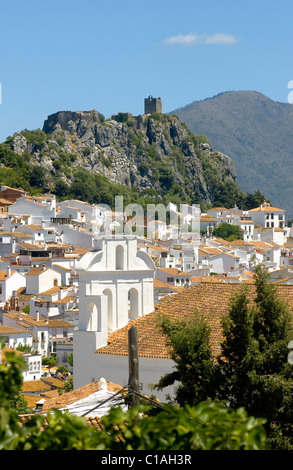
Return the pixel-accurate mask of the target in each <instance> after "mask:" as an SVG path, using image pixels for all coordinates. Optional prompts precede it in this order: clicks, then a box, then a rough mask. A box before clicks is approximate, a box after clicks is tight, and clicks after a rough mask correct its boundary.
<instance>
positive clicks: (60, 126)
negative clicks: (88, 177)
mask: <svg viewBox="0 0 293 470" xmlns="http://www.w3.org/2000/svg"><path fill="white" fill-rule="evenodd" d="M38 137H39V138H38V140H37V141H36V140H35V139H33V138H31V139H30V138H28V135H27V134H26V133H25V132H19V133H16V134H15V135H14V136H13V139H12V145H11V148H12V149H13V150H14V152H15V153H17V154H23V153H24V152H26V153H27V152H29V154H30V155H31V156H32V160H31V162H32V163H33V164H35V165H40V166H42V167H44V168H46V169H47V170H49V172H50V174H51V175H52V176H53V175H56V174H58V175H59V176H60V177H61V178H62V179H63V180H64V181H66V182H68V184H69V183H70V180H71V178H72V172H73V171H74V169H75V168H78V167H83V168H84V169H87V170H88V171H90V172H93V173H97V174H100V175H103V176H105V177H106V178H107V179H108V180H109V181H110V182H111V183H114V184H116V183H120V184H123V185H126V186H128V187H133V186H135V187H136V188H138V190H139V192H140V193H143V192H144V191H146V190H155V191H156V192H157V193H158V194H159V195H164V194H165V193H166V192H168V191H170V190H171V189H172V188H173V191H174V190H175V191H176V190H177V191H178V192H179V193H181V194H184V195H185V196H188V197H189V198H190V201H191V202H192V203H193V202H199V199H201V200H202V201H204V202H207V203H210V202H213V191H214V187H212V184H211V180H212V179H213V180H214V181H215V180H217V181H220V182H225V181H227V180H230V181H234V182H235V181H236V172H235V167H234V164H233V162H232V160H231V159H230V158H229V157H228V156H227V155H224V154H223V153H220V152H214V151H213V150H212V149H211V146H210V145H209V144H208V143H203V142H202V141H201V139H200V138H198V137H196V136H195V135H194V134H193V133H191V132H190V131H189V130H188V129H187V127H186V126H185V125H184V124H182V123H180V122H179V121H178V119H177V117H176V116H170V115H167V114H158V113H155V114H153V115H142V116H136V117H134V116H132V115H130V114H127V113H125V114H124V113H119V114H118V115H117V116H112V118H111V119H109V120H105V119H104V118H103V116H102V115H101V114H100V113H98V111H96V110H93V111H80V112H78V111H76V112H71V111H61V112H58V113H55V114H53V115H51V116H49V117H48V119H47V120H46V121H45V123H44V126H43V130H42V131H40V130H39V135H38ZM65 157H66V158H65ZM65 160H66V161H67V164H66V165H64V161H65ZM68 161H70V164H69V165H68ZM65 167H66V168H65ZM65 170H66V171H65ZM211 174H212V178H211ZM176 188H177V189H176Z"/></svg>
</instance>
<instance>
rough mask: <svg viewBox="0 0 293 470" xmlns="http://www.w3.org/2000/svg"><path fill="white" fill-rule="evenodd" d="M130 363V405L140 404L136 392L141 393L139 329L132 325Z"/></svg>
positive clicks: (129, 345) (129, 349)
mask: <svg viewBox="0 0 293 470" xmlns="http://www.w3.org/2000/svg"><path fill="white" fill-rule="evenodd" d="M128 364H129V379H128V386H129V388H130V391H129V401H130V405H129V406H135V405H137V404H138V395H137V394H136V393H132V392H131V390H133V391H134V392H137V393H139V374H138V347H137V329H136V328H135V326H132V327H131V328H130V329H129V331H128Z"/></svg>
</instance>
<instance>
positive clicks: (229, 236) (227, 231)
mask: <svg viewBox="0 0 293 470" xmlns="http://www.w3.org/2000/svg"><path fill="white" fill-rule="evenodd" d="M213 235H214V236H215V237H218V238H223V239H224V240H229V241H233V240H241V239H242V238H243V236H242V233H241V229H240V227H239V226H238V225H231V224H228V223H227V222H223V223H221V224H219V225H218V226H217V227H215V228H214V230H213Z"/></svg>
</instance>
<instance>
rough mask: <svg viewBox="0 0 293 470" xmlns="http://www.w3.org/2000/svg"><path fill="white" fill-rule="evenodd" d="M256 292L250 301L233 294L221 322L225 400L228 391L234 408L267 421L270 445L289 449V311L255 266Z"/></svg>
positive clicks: (292, 414) (292, 420)
mask: <svg viewBox="0 0 293 470" xmlns="http://www.w3.org/2000/svg"><path fill="white" fill-rule="evenodd" d="M255 289H256V295H255V298H254V299H253V301H251V302H248V299H247V293H246V292H245V291H243V292H241V293H240V294H239V295H238V296H236V298H235V300H234V302H233V304H232V306H231V308H230V312H229V315H228V317H226V318H225V319H223V332H224V337H225V340H224V342H223V344H222V350H223V356H222V359H223V360H222V361H221V367H222V371H223V375H225V376H227V377H229V380H228V381H227V382H226V387H227V388H226V389H225V392H226V397H227V390H228V391H229V399H230V400H231V403H233V406H235V407H239V406H244V407H245V409H246V410H247V411H248V412H249V413H253V414H254V416H262V417H264V418H266V420H267V432H268V437H269V439H270V442H271V444H272V446H274V447H275V448H281V449H284V448H286V449H293V437H292V436H293V398H292V396H293V368H292V366H291V365H290V364H289V363H288V359H287V358H288V343H289V341H290V340H291V339H292V338H293V318H292V313H291V312H290V311H289V308H288V306H287V304H286V303H284V302H283V301H282V300H281V299H280V298H279V296H278V295H277V291H276V287H275V286H274V285H273V284H271V283H270V282H269V275H268V272H267V271H266V270H265V269H264V268H263V267H262V266H257V268H256V279H255Z"/></svg>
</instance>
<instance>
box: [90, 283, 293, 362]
mask: <svg viewBox="0 0 293 470" xmlns="http://www.w3.org/2000/svg"><path fill="white" fill-rule="evenodd" d="M240 288H241V286H240V285H239V284H237V283H221V282H220V283H214V282H213V283H201V284H198V285H194V286H192V287H190V288H189V289H185V290H184V291H183V292H180V293H178V294H176V295H174V296H168V297H165V298H164V299H163V300H162V301H161V302H160V304H158V306H157V307H156V309H155V311H153V312H152V313H149V314H148V315H145V316H143V317H141V318H137V319H135V320H132V321H130V322H129V323H128V324H127V325H126V326H125V327H124V328H121V329H120V330H117V331H114V332H113V333H111V334H109V336H108V345H107V346H104V347H103V348H100V349H98V350H97V351H96V353H97V354H113V355H127V354H128V330H129V329H130V327H131V326H135V327H136V328H137V332H138V351H139V355H140V356H141V357H158V358H169V357H170V356H169V351H168V348H167V346H166V338H165V337H164V336H163V334H162V333H161V332H160V330H159V328H158V314H165V315H167V316H168V317H169V318H170V319H171V320H175V319H182V320H188V319H190V318H191V317H192V315H193V314H194V312H195V310H196V309H197V310H198V311H199V312H201V313H202V314H203V315H204V316H205V318H206V319H207V321H208V323H209V325H210V327H211V347H212V350H213V352H214V353H218V352H219V350H220V343H221V341H222V339H223V338H222V330H221V318H222V317H223V316H224V315H226V313H227V311H228V308H229V300H230V299H231V297H233V296H234V295H235V294H236V293H237V292H239V289H240ZM247 288H248V289H249V290H250V295H251V296H252V295H253V293H254V289H255V288H254V284H247ZM277 290H278V293H279V295H280V297H281V298H283V299H284V300H285V301H287V302H288V304H289V306H290V308H291V310H292V312H293V285H282V286H278V287H277Z"/></svg>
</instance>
